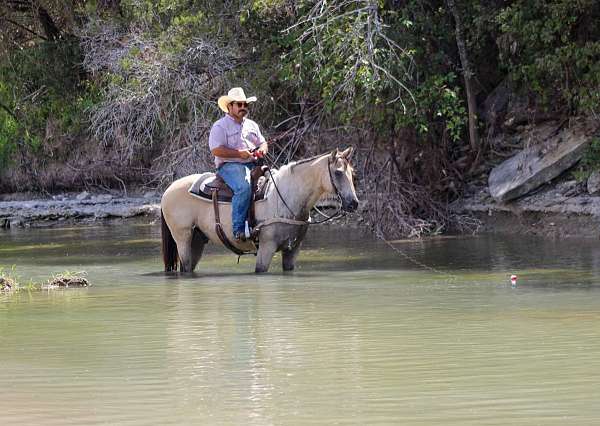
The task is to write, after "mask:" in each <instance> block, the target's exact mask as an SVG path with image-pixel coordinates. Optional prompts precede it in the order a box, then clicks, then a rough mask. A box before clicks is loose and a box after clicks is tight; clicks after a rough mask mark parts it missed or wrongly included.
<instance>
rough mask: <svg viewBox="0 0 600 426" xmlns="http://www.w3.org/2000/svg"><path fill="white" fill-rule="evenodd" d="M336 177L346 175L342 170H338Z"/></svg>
mask: <svg viewBox="0 0 600 426" xmlns="http://www.w3.org/2000/svg"><path fill="white" fill-rule="evenodd" d="M335 175H336V177H342V176H343V175H344V172H342V171H341V170H336V171H335Z"/></svg>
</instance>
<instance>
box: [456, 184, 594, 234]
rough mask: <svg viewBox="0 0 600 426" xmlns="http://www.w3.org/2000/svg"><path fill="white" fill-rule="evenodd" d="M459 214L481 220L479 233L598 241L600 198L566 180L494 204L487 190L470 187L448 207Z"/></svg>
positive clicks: (485, 188)
mask: <svg viewBox="0 0 600 426" xmlns="http://www.w3.org/2000/svg"><path fill="white" fill-rule="evenodd" d="M451 209H452V210H453V211H454V212H456V213H458V214H467V215H472V216H474V217H475V218H477V219H479V220H480V221H481V227H480V229H479V232H486V233H498V234H515V235H540V236H545V237H552V238H569V237H574V238H599V237H600V197H598V196H593V195H590V194H588V193H587V191H586V190H585V187H584V185H583V184H581V183H578V182H576V181H574V180H567V181H562V182H560V183H557V184H555V185H550V184H549V185H545V186H543V187H542V188H540V189H539V190H537V191H535V192H533V193H532V194H530V195H527V196H524V197H521V198H519V199H517V200H515V201H510V202H506V203H499V202H497V201H495V200H494V199H493V198H492V197H491V195H490V193H489V190H488V188H487V187H478V188H472V189H471V190H470V191H469V192H468V194H467V195H466V196H465V197H464V198H461V199H459V200H457V201H455V202H454V203H452V205H451Z"/></svg>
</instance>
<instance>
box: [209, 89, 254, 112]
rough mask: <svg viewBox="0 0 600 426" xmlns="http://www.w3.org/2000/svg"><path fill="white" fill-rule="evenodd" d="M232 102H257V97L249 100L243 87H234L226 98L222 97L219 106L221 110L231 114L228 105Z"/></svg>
mask: <svg viewBox="0 0 600 426" xmlns="http://www.w3.org/2000/svg"><path fill="white" fill-rule="evenodd" d="M232 102H248V103H250V102H256V96H250V97H249V98H246V94H245V93H244V89H242V88H241V87H234V88H233V89H231V90H230V91H229V92H227V94H226V95H225V96H221V97H220V98H219V101H218V102H217V103H218V104H219V108H221V109H222V110H223V111H224V112H229V111H227V105H229V104H230V103H232Z"/></svg>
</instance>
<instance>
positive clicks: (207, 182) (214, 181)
mask: <svg viewBox="0 0 600 426" xmlns="http://www.w3.org/2000/svg"><path fill="white" fill-rule="evenodd" d="M267 170H269V168H268V167H267V166H263V165H259V166H257V167H255V168H254V169H252V171H251V172H250V184H251V187H252V200H251V202H250V208H249V209H248V224H249V226H250V227H252V228H254V227H255V226H256V217H255V215H254V203H255V202H256V201H260V200H262V199H264V196H265V187H266V186H267V185H266V182H267V176H265V173H266V172H267ZM188 192H189V193H190V194H192V195H195V196H197V197H200V198H205V199H207V200H212V202H213V207H214V210H215V232H216V234H217V235H218V237H219V239H220V240H221V242H222V243H223V245H224V246H225V247H227V248H228V249H229V250H231V251H232V252H234V253H235V254H237V255H238V256H241V255H244V254H248V253H247V252H245V251H243V250H240V249H238V248H237V247H236V246H234V245H233V244H232V243H231V241H229V239H228V238H227V235H226V234H225V231H223V226H222V225H221V218H220V215H219V202H221V203H231V199H232V197H233V191H232V190H231V188H230V187H229V186H227V184H226V183H225V181H224V180H223V178H222V177H221V176H219V174H218V173H211V172H208V173H203V174H202V175H200V177H199V178H198V179H197V180H196V181H195V182H194V183H193V184H192V186H191V187H190V189H189V190H188ZM255 238H256V236H255Z"/></svg>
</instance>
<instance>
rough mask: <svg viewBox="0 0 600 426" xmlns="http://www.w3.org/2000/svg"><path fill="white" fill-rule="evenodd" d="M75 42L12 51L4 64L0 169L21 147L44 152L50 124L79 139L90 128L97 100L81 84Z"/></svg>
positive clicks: (0, 89) (0, 98) (1, 71)
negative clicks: (89, 111) (90, 112)
mask: <svg viewBox="0 0 600 426" xmlns="http://www.w3.org/2000/svg"><path fill="white" fill-rule="evenodd" d="M80 63H81V55H80V49H79V44H78V41H77V40H76V39H62V40H59V41H56V42H40V43H38V44H37V45H33V46H30V47H28V48H26V49H18V50H15V51H12V52H11V54H10V55H8V56H6V57H4V58H3V60H2V61H1V62H0V75H1V76H2V77H1V78H0V103H1V104H2V105H3V107H4V108H2V109H0V164H4V165H6V164H7V163H9V161H10V158H11V156H12V155H13V154H14V153H15V151H16V149H17V146H18V145H21V146H22V147H24V148H26V149H29V150H31V151H33V152H35V151H36V150H39V149H40V148H41V147H42V144H43V140H44V139H45V136H46V129H47V126H48V123H49V120H51V121H52V122H53V125H56V126H57V128H56V131H57V132H59V136H60V135H61V134H71V135H77V134H80V133H81V132H83V131H84V129H85V126H86V112H85V111H86V109H87V108H89V107H90V105H92V104H93V103H94V102H95V101H96V100H97V99H98V96H99V92H98V90H97V89H94V85H93V83H92V82H82V78H83V77H84V76H83V74H82V70H81V67H80Z"/></svg>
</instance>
